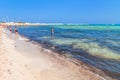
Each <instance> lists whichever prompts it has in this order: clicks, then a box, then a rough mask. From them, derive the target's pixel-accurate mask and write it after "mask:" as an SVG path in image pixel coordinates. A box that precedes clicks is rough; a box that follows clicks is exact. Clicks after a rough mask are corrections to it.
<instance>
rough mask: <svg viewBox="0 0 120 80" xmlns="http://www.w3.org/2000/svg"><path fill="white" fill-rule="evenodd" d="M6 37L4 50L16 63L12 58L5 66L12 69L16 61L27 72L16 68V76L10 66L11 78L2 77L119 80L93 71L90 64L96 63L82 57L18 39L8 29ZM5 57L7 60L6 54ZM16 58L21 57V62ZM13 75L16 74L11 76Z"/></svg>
mask: <svg viewBox="0 0 120 80" xmlns="http://www.w3.org/2000/svg"><path fill="white" fill-rule="evenodd" d="M23 38H24V37H23ZM2 39H3V41H2V46H1V47H2V48H1V52H0V54H1V55H3V53H4V55H5V56H6V58H7V59H9V58H10V59H11V60H12V61H11V60H10V61H11V62H12V65H11V62H7V63H5V64H4V63H3V67H4V68H7V66H10V69H14V68H15V67H14V66H13V65H16V66H17V69H20V70H21V71H23V72H26V73H25V74H24V73H22V74H21V72H20V71H19V70H17V69H16V68H15V69H14V70H13V72H14V75H16V76H13V75H11V74H12V72H11V70H10V69H9V70H8V71H7V72H8V73H9V76H8V79H3V78H1V80H13V79H15V78H14V77H16V79H17V80H21V78H20V77H17V76H20V75H25V76H23V79H22V80H115V79H110V78H109V77H108V78H109V79H104V78H103V77H101V76H100V75H99V74H95V73H94V72H92V71H91V68H90V67H92V66H88V65H87V64H85V63H83V62H82V61H81V62H80V61H77V60H75V59H74V60H73V59H70V58H65V57H64V56H60V55H59V54H57V53H55V52H53V51H51V50H49V49H45V48H43V47H42V46H40V45H38V44H35V43H34V44H33V43H32V42H30V41H28V40H27V41H26V40H24V39H23V40H22V39H21V40H17V41H16V42H15V41H14V40H12V39H10V38H9V37H8V36H7V35H6V34H4V33H2ZM15 45H16V47H15ZM3 49H4V50H3ZM5 51H6V52H5ZM8 52H9V53H8ZM13 57H14V58H13ZM1 59H3V60H2V61H4V56H3V57H2V58H1ZM16 59H17V60H18V61H17V62H16ZM19 64H20V65H21V64H22V66H21V67H20V66H19ZM4 65H5V66H4ZM23 65H24V66H23ZM78 65H79V66H78ZM92 68H93V67H92ZM1 69H2V66H1ZM94 69H95V68H94ZM0 71H2V70H0ZM98 71H99V70H98ZM100 72H101V71H100ZM6 74H7V73H6ZM26 75H27V76H26ZM12 76H13V77H12ZM46 76H47V77H46ZM1 77H2V76H1ZM9 77H12V78H11V79H9ZM31 77H32V78H31ZM18 78H20V79H18Z"/></svg>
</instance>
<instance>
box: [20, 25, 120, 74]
mask: <svg viewBox="0 0 120 80" xmlns="http://www.w3.org/2000/svg"><path fill="white" fill-rule="evenodd" d="M51 27H54V30H55V35H54V36H55V38H54V39H51V37H50V30H51ZM19 33H20V34H21V35H24V36H26V37H28V38H30V39H31V40H34V41H37V42H39V43H44V44H45V45H48V44H51V45H54V46H55V48H56V50H57V51H61V52H64V53H67V54H71V55H72V56H73V57H74V58H77V59H80V60H82V61H84V62H86V63H89V64H91V65H94V66H96V67H97V68H100V69H102V70H108V71H110V72H115V73H118V74H120V26H119V25H58V26H54V25H53V26H39V27H34V26H29V27H21V28H19Z"/></svg>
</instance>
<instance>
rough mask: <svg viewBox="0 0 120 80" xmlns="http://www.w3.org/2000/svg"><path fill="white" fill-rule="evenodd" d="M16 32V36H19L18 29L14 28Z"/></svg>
mask: <svg viewBox="0 0 120 80" xmlns="http://www.w3.org/2000/svg"><path fill="white" fill-rule="evenodd" d="M14 32H15V34H16V35H18V30H17V27H15V28H14Z"/></svg>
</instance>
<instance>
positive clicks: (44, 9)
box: [0, 0, 120, 24]
mask: <svg viewBox="0 0 120 80" xmlns="http://www.w3.org/2000/svg"><path fill="white" fill-rule="evenodd" d="M119 8H120V0H0V21H5V20H6V21H25V22H42V23H46V22H49V23H53V22H54V23H91V24H94V23H95V24H108V23H111V24H115V23H120V9H119Z"/></svg>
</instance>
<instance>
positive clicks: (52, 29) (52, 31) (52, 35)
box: [51, 27, 54, 38]
mask: <svg viewBox="0 0 120 80" xmlns="http://www.w3.org/2000/svg"><path fill="white" fill-rule="evenodd" d="M51 38H54V28H53V27H52V28H51Z"/></svg>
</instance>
